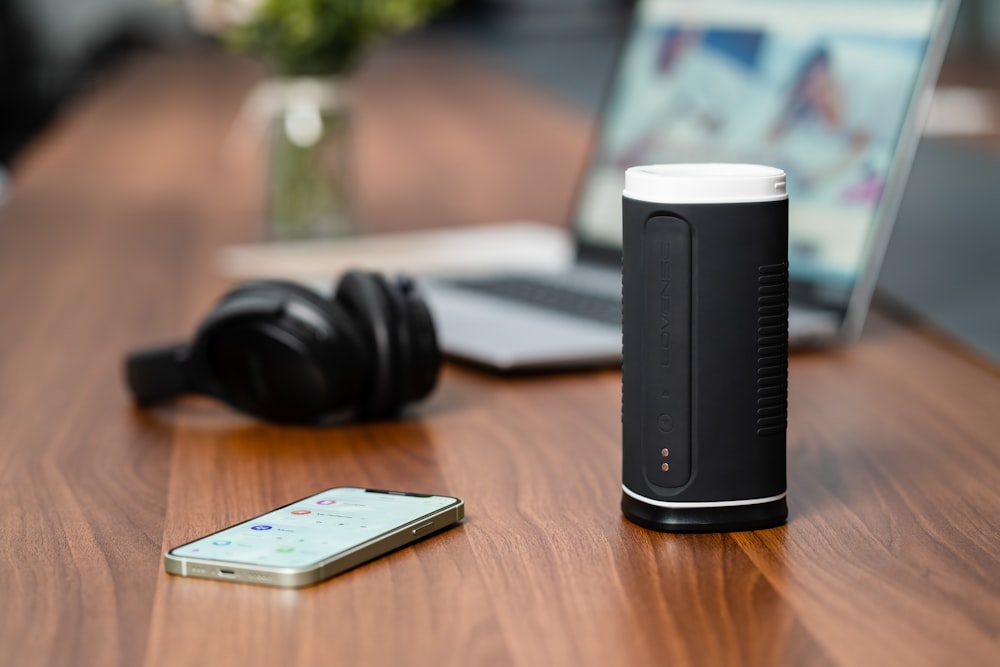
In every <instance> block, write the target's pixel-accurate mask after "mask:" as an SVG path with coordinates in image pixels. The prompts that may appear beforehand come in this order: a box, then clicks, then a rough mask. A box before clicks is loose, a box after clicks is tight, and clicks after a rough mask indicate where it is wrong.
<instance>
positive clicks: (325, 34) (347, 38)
mask: <svg viewBox="0 0 1000 667" xmlns="http://www.w3.org/2000/svg"><path fill="white" fill-rule="evenodd" d="M450 2H451V0H263V2H262V3H261V5H260V7H259V8H258V9H257V11H256V12H255V14H254V15H253V16H252V17H251V18H250V20H249V21H248V22H246V23H244V24H242V25H237V26H232V27H231V28H229V30H228V31H227V32H226V34H225V36H224V40H225V42H226V43H227V44H228V45H229V46H230V47H231V48H232V49H234V50H236V51H238V52H242V53H249V54H252V55H257V56H260V57H262V58H263V59H264V60H266V61H267V62H268V63H269V64H270V65H271V66H272V67H273V68H274V69H275V70H276V71H277V72H279V73H282V74H291V75H299V74H338V73H342V72H344V71H345V70H346V69H348V68H350V67H351V66H352V65H353V64H354V63H355V62H356V61H357V60H358V57H359V56H360V54H361V53H363V52H364V51H365V50H366V49H367V48H368V47H369V46H371V45H372V43H373V42H375V41H377V40H378V39H380V38H382V37H384V36H386V35H389V34H392V33H397V32H401V31H403V30H406V29H409V28H412V27H414V26H416V25H419V24H420V23H422V22H423V21H425V20H426V19H427V18H428V17H429V16H430V15H431V14H432V13H433V12H435V11H437V10H439V9H441V8H443V7H444V6H445V5H447V4H449V3H450Z"/></svg>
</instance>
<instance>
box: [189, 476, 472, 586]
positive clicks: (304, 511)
mask: <svg viewBox="0 0 1000 667" xmlns="http://www.w3.org/2000/svg"><path fill="white" fill-rule="evenodd" d="M460 502H461V501H459V500H458V499H456V498H449V497H447V496H425V495H418V494H404V493H397V492H387V491H376V490H372V489H358V488H349V487H343V488H336V489H328V490H326V491H322V492H320V493H317V494H316V495H314V496H309V497H308V498H303V499H302V500H298V501H296V502H294V503H291V504H290V505H285V506H284V507H280V508H278V509H276V510H273V511H271V512H268V513H266V514H262V515H260V516H258V517H255V518H253V519H250V520H248V521H244V522H243V523H240V524H237V525H235V526H231V527H229V528H225V529H223V530H220V531H219V532H217V533H213V534H211V535H208V536H206V537H202V538H200V539H197V540H195V541H193V542H188V543H187V544H185V545H182V546H179V547H176V548H174V549H171V550H170V554H171V555H174V556H182V557H189V558H197V559H206V560H218V561H224V562H229V563H245V564H248V565H263V566H267V567H288V568H305V567H308V566H310V565H314V564H317V563H320V562H322V561H324V560H327V559H329V558H330V557H331V556H334V555H335V554H338V553H340V552H342V551H347V550H349V549H351V548H353V547H356V546H358V545H360V544H364V543H365V542H368V541H370V540H372V539H374V538H377V537H378V536H380V535H382V534H385V533H388V532H391V531H392V530H393V529H395V528H397V527H399V526H401V525H405V524H407V523H410V522H412V521H416V520H417V519H420V518H421V517H423V516H426V515H428V514H432V513H434V512H435V511H437V510H440V509H443V508H445V507H448V506H450V505H455V504H458V503H460Z"/></svg>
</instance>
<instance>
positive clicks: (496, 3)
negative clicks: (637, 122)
mask: <svg viewBox="0 0 1000 667" xmlns="http://www.w3.org/2000/svg"><path fill="white" fill-rule="evenodd" d="M198 4H199V3H198V2H196V1H194V0H190V1H189V2H181V1H179V0H75V1H74V2H65V0H0V165H3V167H5V168H6V169H8V170H9V169H11V168H12V167H15V166H16V162H17V157H18V155H19V154H20V153H21V152H22V151H23V150H24V149H25V147H26V146H28V145H29V144H30V142H31V141H32V139H33V138H35V137H36V136H37V135H38V134H39V133H40V132H42V131H43V130H44V129H45V127H46V126H47V125H48V124H49V123H50V122H51V121H52V119H53V118H54V116H55V114H57V113H58V112H59V111H60V109H62V108H64V107H65V105H66V104H67V103H68V102H70V101H71V100H72V99H73V98H74V97H75V96H77V95H79V94H80V93H81V92H82V91H84V90H86V89H88V88H89V87H91V86H93V85H94V84H95V82H97V81H99V80H100V79H101V77H102V76H104V75H106V74H107V72H108V71H109V70H110V69H111V68H113V67H115V66H116V65H118V64H120V63H121V62H122V61H123V60H125V59H127V58H129V57H131V56H134V55H136V54H137V53H141V52H143V51H148V50H178V49H211V48H214V44H213V39H212V38H211V37H210V36H206V35H205V34H204V33H202V32H199V31H198V29H197V28H196V25H195V24H196V20H195V19H196V15H197V13H198V11H199V10H198V8H197V5H198ZM230 4H233V3H230ZM235 4H239V2H238V0H236V2H235ZM633 4H634V3H633V1H632V0H456V1H455V3H454V4H453V6H452V7H451V8H450V9H449V10H448V11H447V12H445V13H444V14H443V15H441V16H439V17H437V18H436V19H435V20H434V22H433V23H432V24H431V25H429V26H426V27H425V28H423V29H422V30H420V31H418V34H417V35H414V34H410V35H408V36H407V37H406V38H405V39H428V40H450V41H451V43H453V44H459V45H461V46H462V47H464V48H467V49H469V50H471V51H475V52H477V53H479V54H482V55H483V56H484V57H486V58H490V59H492V60H493V61H495V62H496V63H498V64H500V65H502V66H504V67H506V68H508V69H509V70H511V71H513V72H516V73H518V74H521V75H523V76H525V77H527V78H529V79H531V80H532V81H535V82H537V83H538V84H539V85H540V86H542V87H544V88H546V89H548V90H550V91H551V92H553V93H554V94H555V95H558V96H560V97H562V98H563V99H565V100H566V101H568V102H570V103H572V104H575V105H578V106H580V107H581V108H582V109H584V110H586V111H587V112H593V111H594V109H595V108H596V107H597V106H598V105H599V103H600V99H601V95H602V91H603V89H604V84H605V82H606V79H607V76H608V74H609V73H610V67H611V63H612V60H613V58H614V54H615V50H616V47H617V45H618V42H619V39H620V37H621V35H622V31H623V27H624V26H625V25H626V24H627V20H628V16H629V13H630V11H631V9H632V6H633ZM952 52H953V53H952V55H951V57H950V59H949V60H950V63H951V69H950V70H948V71H947V74H948V76H951V77H954V78H956V79H957V80H959V81H961V82H962V83H963V84H964V83H973V84H974V83H975V81H971V82H967V81H962V75H961V72H958V73H956V72H955V71H954V70H955V66H954V63H959V64H960V63H962V62H965V61H973V60H974V61H976V62H982V61H988V62H992V63H998V62H1000V2H996V1H995V0H965V2H964V3H963V7H962V11H961V15H960V18H959V25H958V28H957V32H956V36H955V39H954V41H953V44H952Z"/></svg>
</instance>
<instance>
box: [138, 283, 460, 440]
mask: <svg viewBox="0 0 1000 667" xmlns="http://www.w3.org/2000/svg"><path fill="white" fill-rule="evenodd" d="M440 366H441V353H440V350H439V349H438V345H437V336H436V334H435V331H434V322H433V320H432V319H431V315H430V312H429V311H428V309H427V306H426V304H425V303H424V301H423V299H422V298H421V297H420V295H419V294H418V293H417V290H416V287H415V285H414V283H413V282H412V281H411V280H409V279H408V278H398V279H396V280H395V281H394V282H390V281H389V280H387V279H386V278H384V277H383V276H381V275H379V274H376V273H367V272H361V271H351V272H349V273H347V274H345V275H344V277H343V278H342V279H341V281H340V284H339V285H338V287H337V292H336V296H335V297H334V298H333V299H326V298H324V297H322V296H320V295H319V294H317V293H316V292H313V291H312V290H309V289H307V288H306V287H303V286H302V285H297V284H295V283H291V282H286V281H281V280H262V281H254V282H250V283H246V284H244V285H241V286H239V287H237V288H235V289H234V290H232V291H231V292H229V293H228V294H226V295H225V296H223V297H222V299H221V300H220V301H219V303H218V304H217V305H216V307H215V309H214V310H213V311H212V312H211V313H209V314H208V316H206V318H205V319H204V320H203V321H202V323H201V325H200V326H199V327H198V331H197V332H196V334H195V336H194V340H193V341H192V342H191V343H183V344H180V345H172V346H167V347H161V348H156V349H151V350H143V351H140V352H135V353H133V354H130V355H129V356H128V357H127V359H126V360H125V372H126V376H127V378H128V385H129V388H130V389H131V391H132V394H133V396H134V397H135V400H136V402H137V403H138V404H139V405H142V406H147V405H152V404H155V403H159V402H162V401H166V400H170V399H172V398H176V397H177V396H180V395H181V394H205V395H208V396H214V397H215V398H218V399H221V400H223V401H225V402H226V403H229V404H230V405H232V406H233V407H235V408H236V409H238V410H241V411H243V412H246V413H248V414H251V415H254V416H256V417H260V418H262V419H268V420H272V421H277V422H290V423H316V422H322V421H326V420H329V419H331V418H334V417H342V416H350V417H353V418H356V419H377V418H381V417H392V416H395V415H397V414H399V412H400V410H401V409H402V407H403V405H404V404H405V403H408V402H411V401H417V400H420V399H422V398H424V397H425V396H427V395H428V394H429V393H430V392H431V390H432V389H433V388H434V385H435V384H436V382H437V377H438V370H439V369H440Z"/></svg>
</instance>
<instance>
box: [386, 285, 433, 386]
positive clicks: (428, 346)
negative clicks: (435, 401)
mask: <svg viewBox="0 0 1000 667" xmlns="http://www.w3.org/2000/svg"><path fill="white" fill-rule="evenodd" d="M394 287H395V288H396V289H397V290H398V291H399V293H400V295H401V298H402V299H403V302H404V308H405V315H404V319H405V320H406V322H407V329H408V333H409V336H408V338H409V341H408V342H409V348H410V349H409V355H408V356H409V359H410V367H409V372H408V375H407V377H406V400H407V401H418V400H420V399H422V398H424V397H425V396H427V395H428V394H429V393H431V390H433V389H434V386H435V385H436V384H437V379H438V375H439V372H440V370H441V349H440V348H439V347H438V341H437V330H436V329H435V327H434V318H433V317H432V316H431V312H430V309H429V308H428V307H427V303H426V302H425V301H424V299H423V297H422V296H421V295H420V292H419V291H418V290H417V286H416V284H415V283H414V282H413V281H412V280H410V279H409V278H407V277H402V276H401V277H399V278H397V279H396V284H395V285H394Z"/></svg>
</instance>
